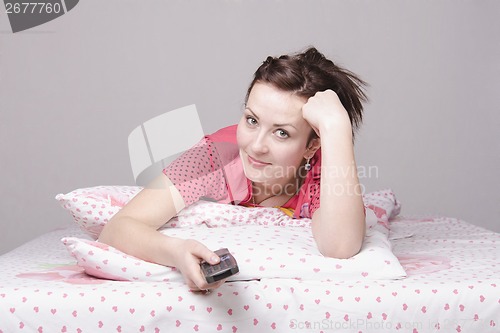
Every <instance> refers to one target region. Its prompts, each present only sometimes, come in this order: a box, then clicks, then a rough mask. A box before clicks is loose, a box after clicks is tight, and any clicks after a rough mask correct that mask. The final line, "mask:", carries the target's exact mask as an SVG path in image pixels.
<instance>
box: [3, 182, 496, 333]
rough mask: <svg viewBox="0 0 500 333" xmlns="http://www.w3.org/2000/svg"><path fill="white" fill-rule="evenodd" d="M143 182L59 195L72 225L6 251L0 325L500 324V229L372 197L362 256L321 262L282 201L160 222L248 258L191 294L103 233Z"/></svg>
mask: <svg viewBox="0 0 500 333" xmlns="http://www.w3.org/2000/svg"><path fill="white" fill-rule="evenodd" d="M137 190H139V189H137V188H132V187H130V188H127V187H119V188H118V187H114V190H113V191H114V192H113V193H112V194H110V189H109V188H107V189H106V188H92V189H83V190H77V191H74V192H72V193H71V194H67V195H59V196H58V197H57V199H58V200H59V201H60V202H61V204H62V205H63V207H65V208H66V209H67V210H68V211H70V212H71V214H72V216H73V220H74V222H76V223H72V224H71V225H69V226H68V227H66V228H61V229H58V230H54V231H52V232H49V233H47V234H44V235H43V236H41V237H39V238H37V239H35V240H33V241H30V242H28V243H26V244H24V245H22V246H20V247H19V248H17V249H14V250H13V251H11V252H9V253H7V254H4V255H2V256H1V257H0V333H7V332H9V333H10V332H40V333H41V332H304V333H305V332H332V331H342V332H381V331H384V332H500V259H499V254H500V249H499V245H500V235H499V234H497V233H494V232H491V231H488V230H485V229H483V228H480V227H477V226H474V225H471V224H469V223H467V222H464V221H461V220H458V219H455V218H449V217H425V218H419V217H405V216H403V215H401V214H399V211H400V206H399V202H398V201H397V200H396V199H395V196H394V195H393V194H392V192H391V191H388V190H386V191H381V192H377V193H373V194H371V195H368V196H365V205H366V206H367V213H368V214H371V215H370V216H371V217H373V219H374V221H372V222H371V223H372V224H371V225H369V226H368V227H369V230H373V232H371V233H370V232H367V235H368V236H367V237H368V238H367V241H366V243H367V244H365V246H364V248H363V250H362V251H361V253H360V255H359V259H356V258H355V259H347V260H339V259H333V261H324V260H326V258H320V256H319V255H317V254H316V253H314V250H312V249H313V246H314V244H313V243H311V239H310V238H308V237H307V234H308V233H309V232H310V230H309V229H308V225H307V224H306V223H304V222H294V223H297V225H291V224H290V223H291V222H290V221H288V220H286V218H285V217H283V216H282V215H280V214H279V212H277V211H273V209H269V210H264V211H258V210H255V209H254V210H251V209H250V208H245V207H238V208H235V207H231V208H229V210H225V211H217V209H226V208H227V206H228V205H224V206H225V207H223V206H214V205H215V203H207V204H206V205H205V206H203V205H200V206H198V207H196V209H193V210H191V211H186V213H185V214H184V215H183V216H179V217H178V218H176V219H174V220H173V221H171V222H169V223H167V225H166V227H165V228H164V230H166V232H170V233H171V234H172V235H179V236H184V237H190V236H193V237H198V238H199V239H200V240H202V241H205V243H208V244H209V245H210V246H211V247H216V246H218V245H220V247H222V246H227V245H229V246H227V247H228V248H229V249H230V250H232V251H234V255H235V257H236V259H237V260H238V264H239V266H240V274H239V275H236V276H235V280H232V281H228V282H226V283H225V284H224V285H223V286H222V287H220V288H219V289H216V290H214V291H212V292H210V293H199V292H198V293H195V292H191V291H189V290H188V288H187V287H186V285H185V284H184V282H183V281H182V278H181V277H180V274H179V273H178V272H176V271H175V269H169V268H166V267H157V266H158V265H156V266H155V265H154V264H151V263H146V262H142V261H140V260H138V259H137V258H133V257H130V256H127V255H124V254H121V253H120V252H119V251H117V250H114V249H112V248H109V247H107V246H105V245H103V244H99V243H98V242H96V241H95V238H96V235H97V234H98V232H99V228H100V227H102V225H103V224H104V223H106V221H107V220H108V219H109V216H112V215H113V214H114V213H116V211H117V210H118V209H119V208H120V207H121V206H123V204H125V203H126V201H127V200H129V199H130V197H132V196H133V195H134V194H135V193H136V192H137ZM384 202H385V203H384ZM78 205H81V206H78ZM208 205H212V206H208ZM84 207H85V208H88V209H87V210H85V209H84ZM213 207H215V211H213V212H212V213H210V211H211V210H213V209H212V208H213ZM233 208H235V209H237V210H238V211H233V210H232V209H233ZM221 212H222V213H221ZM247 212H248V214H250V215H251V214H253V215H252V216H251V217H250V215H248V216H246V215H244V214H246V213H247ZM271 213H272V214H271ZM259 214H260V215H259ZM107 215H108V217H106V216H107ZM367 217H368V215H367ZM371 217H370V218H371ZM235 220H239V222H235ZM286 221H288V222H290V223H288V224H287V222H286ZM377 237H379V238H377ZM61 240H62V241H61ZM311 253H312V254H311ZM391 256H392V257H391ZM112 262H114V263H115V264H113V265H111V263H112ZM148 265H149V266H148ZM105 266H109V268H105Z"/></svg>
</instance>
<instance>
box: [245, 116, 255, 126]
mask: <svg viewBox="0 0 500 333" xmlns="http://www.w3.org/2000/svg"><path fill="white" fill-rule="evenodd" d="M247 124H248V125H252V126H254V125H257V120H256V119H255V118H254V117H250V116H248V117H247Z"/></svg>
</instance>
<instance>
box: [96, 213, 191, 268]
mask: <svg viewBox="0 0 500 333" xmlns="http://www.w3.org/2000/svg"><path fill="white" fill-rule="evenodd" d="M99 241H100V242H102V243H106V244H108V245H111V246H113V247H114V248H116V249H118V250H120V251H122V252H124V253H127V254H130V255H132V256H134V257H137V258H139V259H143V260H146V261H149V262H154V263H157V264H161V265H165V266H174V264H173V258H172V254H173V250H174V249H175V248H176V246H177V245H178V244H177V243H178V242H179V241H181V240H180V239H178V238H174V237H169V236H166V235H163V234H161V233H160V232H158V231H157V230H155V229H154V228H153V227H151V226H148V225H146V224H144V223H141V222H139V221H135V220H134V219H133V218H131V217H127V216H116V218H113V219H112V220H111V221H109V222H108V224H107V225H106V227H105V228H104V229H103V231H102V233H101V235H100V236H99Z"/></svg>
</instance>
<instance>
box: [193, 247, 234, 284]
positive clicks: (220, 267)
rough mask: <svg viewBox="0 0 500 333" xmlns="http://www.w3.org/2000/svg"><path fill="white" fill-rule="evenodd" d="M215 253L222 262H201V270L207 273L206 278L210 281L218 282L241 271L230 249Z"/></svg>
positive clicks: (204, 273)
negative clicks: (212, 263) (213, 263)
mask: <svg viewBox="0 0 500 333" xmlns="http://www.w3.org/2000/svg"><path fill="white" fill-rule="evenodd" d="M215 254H217V255H218V256H219V258H220V262H219V263H218V264H215V265H210V264H209V263H208V262H206V261H203V262H202V263H201V264H200V266H201V271H202V272H203V275H205V280H206V281H207V282H208V283H214V282H217V281H219V280H222V279H225V278H227V277H229V276H231V275H234V274H236V273H238V272H239V271H240V270H239V268H238V263H237V262H236V259H234V257H233V256H232V255H231V253H230V252H229V250H228V249H226V248H224V249H220V250H217V251H215Z"/></svg>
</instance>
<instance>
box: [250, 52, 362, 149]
mask: <svg viewBox="0 0 500 333" xmlns="http://www.w3.org/2000/svg"><path fill="white" fill-rule="evenodd" d="M256 82H262V83H269V84H271V85H273V86H274V87H276V88H278V89H280V90H283V91H289V92H293V93H295V94H297V95H298V96H300V97H304V98H309V97H312V96H314V95H315V94H316V93H317V92H318V91H325V90H328V89H331V90H333V91H335V93H337V95H338V97H339V99H340V101H341V102H342V105H343V106H344V107H345V109H346V110H347V113H348V114H349V119H350V120H351V127H352V134H353V139H354V132H355V131H356V130H357V129H358V128H359V126H360V125H361V122H362V119H363V104H362V102H366V101H367V97H366V94H365V93H364V91H363V88H364V87H363V86H366V82H364V81H363V80H361V79H360V78H359V77H358V76H356V74H354V73H352V72H350V71H348V70H346V69H344V68H342V67H340V66H337V65H335V64H334V63H333V62H332V61H331V60H329V59H327V58H326V57H325V56H324V55H323V54H322V53H320V52H319V51H318V50H317V49H316V48H314V47H311V48H308V49H307V50H306V51H304V52H302V53H298V54H294V55H282V56H280V57H271V56H269V57H267V59H266V60H265V61H264V62H263V63H262V65H260V67H259V68H258V69H257V71H256V72H255V74H254V78H253V80H252V83H251V84H250V87H249V88H248V91H247V95H246V98H245V102H246V101H248V97H249V95H250V92H251V90H252V88H253V86H254V84H255V83H256ZM313 133H314V131H313Z"/></svg>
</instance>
